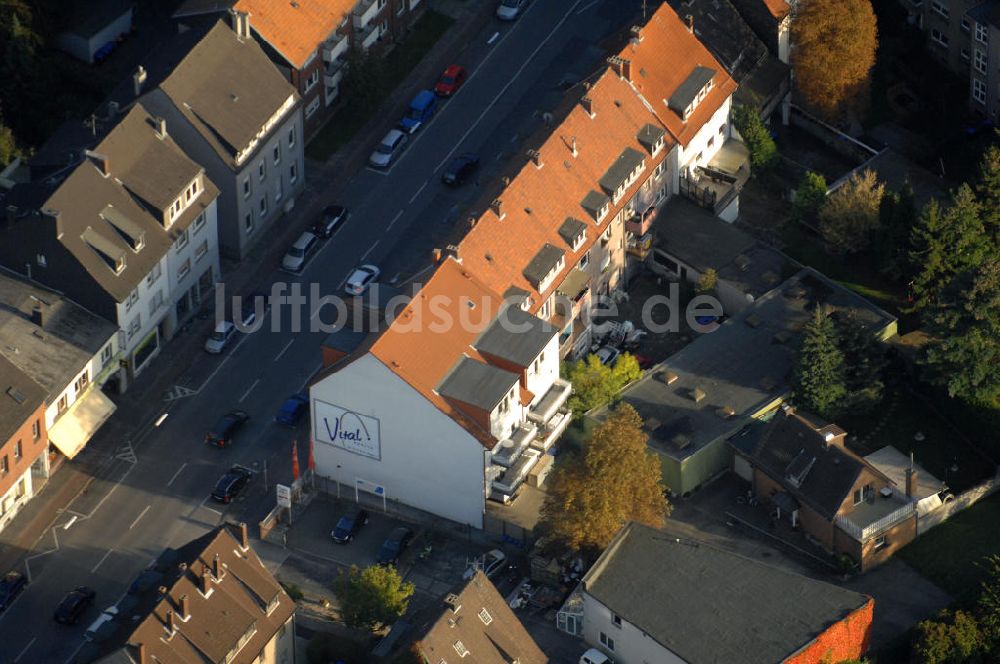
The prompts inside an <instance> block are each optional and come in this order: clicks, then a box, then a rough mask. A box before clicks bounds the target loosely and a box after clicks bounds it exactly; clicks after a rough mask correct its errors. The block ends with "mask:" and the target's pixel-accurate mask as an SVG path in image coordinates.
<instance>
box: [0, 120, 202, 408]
mask: <svg viewBox="0 0 1000 664" xmlns="http://www.w3.org/2000/svg"><path fill="white" fill-rule="evenodd" d="M171 132H172V127H171V128H170V130H169V131H168V123H167V122H166V121H165V120H163V118H159V117H154V116H152V115H151V114H150V113H149V112H148V111H147V110H146V109H145V108H144V106H143V105H142V104H136V105H134V106H133V107H132V109H131V110H130V111H129V112H128V113H127V114H126V115H125V116H124V117H123V118H122V119H121V120H120V121H119V122H118V123H117V124H116V125H115V127H114V128H113V129H111V131H110V132H109V133H108V134H107V135H106V136H105V137H104V138H103V140H101V141H100V142H99V143H98V144H97V145H96V146H95V148H94V149H93V150H89V151H87V153H86V158H85V159H84V161H83V162H81V163H80V164H78V165H77V166H76V167H75V168H73V169H72V171H71V172H70V173H69V174H68V175H67V176H66V177H65V179H63V180H61V181H58V182H56V183H55V184H54V187H55V188H54V190H53V191H51V193H46V195H45V196H44V197H42V198H41V203H40V204H39V205H38V206H37V207H36V208H35V209H27V210H16V211H12V210H10V209H8V215H9V216H8V218H7V224H6V225H5V227H4V228H3V229H2V230H0V236H2V238H0V264H3V265H4V266H5V267H7V268H8V269H10V270H13V271H15V272H18V273H21V274H24V275H25V276H28V277H30V278H31V279H34V280H35V281H37V282H39V283H41V284H44V285H46V286H48V287H50V288H53V289H55V290H58V291H60V292H61V293H63V294H65V296H66V297H68V298H69V299H71V300H73V301H74V302H77V303H79V304H80V305H82V306H83V307H85V308H86V309H88V310H90V311H92V312H94V313H95V314H97V315H98V316H101V317H102V318H104V319H105V320H108V321H112V322H113V323H115V326H116V327H117V328H118V342H117V345H116V347H115V349H114V350H112V353H114V352H120V353H121V362H120V370H119V371H118V374H117V376H114V377H112V379H113V380H115V381H116V382H117V383H118V388H119V389H120V390H124V389H126V387H127V385H128V383H129V382H130V381H131V380H132V379H133V378H134V377H135V376H137V375H138V374H139V373H141V372H142V371H143V370H144V369H145V368H146V367H147V366H148V365H149V362H150V360H152V358H153V357H155V356H156V355H157V354H158V353H159V351H160V348H161V347H162V344H163V343H164V342H165V341H167V340H169V339H170V338H171V337H173V335H174V334H175V333H176V330H177V329H178V326H179V325H181V324H183V323H184V322H185V321H186V320H187V319H189V318H190V317H191V316H192V315H193V314H194V312H195V311H196V310H197V308H198V307H199V306H200V303H201V302H202V301H203V300H205V299H206V298H207V297H208V294H209V293H210V292H211V291H212V290H213V288H214V286H215V282H216V281H217V279H218V278H219V274H220V271H219V250H218V232H217V213H216V199H217V198H218V190H217V189H216V188H215V185H214V184H213V183H212V182H211V180H209V178H208V177H207V176H206V174H205V170H204V169H203V168H202V167H201V166H199V165H198V164H196V163H195V162H193V161H192V160H191V159H189V158H188V157H187V156H186V155H185V153H184V152H183V151H181V149H180V147H179V146H178V145H177V144H176V143H175V142H174V139H173V137H172V134H171ZM12 212H14V214H11V213H12Z"/></svg>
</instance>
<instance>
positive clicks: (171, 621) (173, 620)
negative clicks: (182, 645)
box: [167, 610, 177, 636]
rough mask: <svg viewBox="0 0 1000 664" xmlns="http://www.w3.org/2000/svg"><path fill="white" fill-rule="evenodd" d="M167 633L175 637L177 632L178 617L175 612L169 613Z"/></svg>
mask: <svg viewBox="0 0 1000 664" xmlns="http://www.w3.org/2000/svg"><path fill="white" fill-rule="evenodd" d="M167 631H168V632H170V635H171V636H173V635H174V633H176V632H177V617H176V616H175V615H174V612H173V611H170V610H168V611H167Z"/></svg>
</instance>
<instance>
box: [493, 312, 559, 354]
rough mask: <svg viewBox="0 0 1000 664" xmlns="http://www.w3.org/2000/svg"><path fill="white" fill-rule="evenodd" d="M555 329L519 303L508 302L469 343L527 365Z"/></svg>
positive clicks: (542, 348)
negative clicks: (511, 304) (498, 314)
mask: <svg viewBox="0 0 1000 664" xmlns="http://www.w3.org/2000/svg"><path fill="white" fill-rule="evenodd" d="M555 333H556V330H555V329H554V328H553V327H552V325H550V324H549V323H548V322H546V321H544V320H542V319H541V318H539V317H538V316H532V315H531V314H529V313H528V312H526V311H524V310H523V309H521V308H520V307H516V306H508V307H506V308H505V309H504V310H503V314H502V315H501V316H498V317H497V319H496V320H495V321H493V324H492V325H490V326H489V327H488V328H487V329H486V331H485V332H483V334H482V336H480V337H479V338H478V339H476V341H475V343H474V344H473V346H475V348H476V350H478V351H479V352H480V353H483V354H485V355H491V356H493V357H498V358H500V359H503V360H507V361H508V362H513V363H514V364H516V365H517V366H519V367H527V366H528V365H530V364H531V363H532V362H534V361H535V358H537V357H538V356H539V354H541V352H542V351H543V350H545V346H547V345H548V343H549V341H550V340H551V339H552V335H554V334H555Z"/></svg>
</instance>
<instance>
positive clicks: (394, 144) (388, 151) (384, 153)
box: [368, 129, 409, 168]
mask: <svg viewBox="0 0 1000 664" xmlns="http://www.w3.org/2000/svg"><path fill="white" fill-rule="evenodd" d="M407 140H409V137H408V136H407V135H406V134H405V133H403V132H401V131H400V130H398V129H393V130H392V131H390V132H389V133H388V134H386V135H385V138H383V139H382V142H381V143H379V144H378V147H377V148H375V151H374V152H372V155H371V156H370V157H368V163H369V164H371V165H372V166H374V167H375V168H388V167H389V164H391V163H392V162H393V161H394V160H395V159H396V157H397V156H398V155H399V153H400V152H402V151H403V146H404V145H406V141H407Z"/></svg>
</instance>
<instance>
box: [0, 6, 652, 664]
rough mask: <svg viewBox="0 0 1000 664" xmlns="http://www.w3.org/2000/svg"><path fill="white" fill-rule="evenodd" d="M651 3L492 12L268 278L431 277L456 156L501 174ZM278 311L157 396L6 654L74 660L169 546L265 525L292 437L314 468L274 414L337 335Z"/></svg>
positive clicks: (24, 603)
mask: <svg viewBox="0 0 1000 664" xmlns="http://www.w3.org/2000/svg"><path fill="white" fill-rule="evenodd" d="M639 4H640V3H639V2H638V0H636V1H635V2H632V1H629V2H625V1H623V0H593V1H588V0H577V1H576V2H570V1H569V0H537V1H536V2H534V3H532V4H531V5H530V6H529V9H528V11H527V13H526V15H524V16H523V17H522V18H521V19H520V20H519V21H517V22H516V23H513V24H505V23H500V22H498V21H491V22H490V23H489V24H488V25H487V27H486V29H485V30H484V31H483V32H482V33H481V34H480V35H478V36H477V37H476V38H475V39H474V40H472V41H471V42H470V43H469V44H468V46H467V47H466V49H465V51H464V53H463V56H462V58H463V59H462V62H461V64H464V65H465V66H467V67H468V68H469V69H470V70H471V71H472V74H471V76H470V78H469V79H468V81H467V82H466V84H465V85H464V87H463V88H462V89H461V90H460V91H459V92H458V93H457V94H456V96H455V97H454V98H452V99H450V100H448V101H445V102H444V103H443V104H442V106H441V108H440V110H439V111H438V113H437V114H436V116H435V117H434V118H433V119H432V121H431V122H430V123H429V124H428V125H427V126H425V127H423V128H422V129H421V130H420V131H419V132H418V133H417V134H416V135H414V136H413V137H412V138H411V140H410V142H409V145H408V146H407V149H406V151H405V152H404V153H403V154H402V156H401V157H400V158H399V159H398V160H397V161H396V163H394V164H393V165H392V167H391V168H390V169H388V170H387V171H385V172H378V171H374V170H371V169H368V168H366V169H364V170H361V171H359V172H357V173H354V174H351V175H349V176H348V178H349V179H348V183H347V185H348V186H347V187H346V188H345V189H346V191H348V192H349V193H348V194H347V195H346V196H345V197H344V200H341V201H336V202H340V203H342V204H344V205H347V206H348V207H349V208H350V209H351V211H352V215H351V218H350V220H349V221H348V222H347V224H346V225H345V226H344V227H343V228H341V230H340V231H339V232H338V233H337V234H336V235H335V236H334V238H333V239H331V240H329V241H327V242H325V243H324V244H323V245H322V247H321V248H320V249H319V251H317V252H316V253H315V254H314V255H313V258H312V259H311V261H310V262H309V264H308V266H307V268H306V269H305V270H304V272H303V273H302V274H301V275H299V276H294V277H292V276H290V275H287V274H284V273H282V272H280V271H279V270H278V269H277V268H278V266H268V265H262V266H261V268H260V269H261V273H262V276H263V275H265V274H270V275H271V276H270V279H269V280H267V281H264V282H263V283H266V284H268V286H270V284H273V283H277V282H285V283H286V284H287V286H288V287H289V288H290V287H291V285H292V284H294V283H298V284H301V285H302V286H303V292H304V293H308V291H309V284H313V283H315V284H318V287H319V290H320V292H321V293H323V294H332V293H336V292H338V291H339V289H340V287H341V284H342V283H343V281H344V279H345V278H346V277H347V275H348V273H349V272H350V271H351V269H352V268H353V266H354V265H356V264H358V263H361V262H369V263H375V264H377V265H380V266H381V268H382V271H383V280H388V279H390V278H392V277H393V275H396V274H399V273H405V274H411V275H412V274H415V273H416V274H417V278H418V279H419V277H420V276H421V275H420V274H419V273H418V271H419V270H420V268H421V267H424V266H428V265H429V262H430V249H431V248H432V247H433V246H436V245H435V244H434V243H435V242H436V241H438V240H439V239H440V238H441V237H442V236H443V235H444V234H445V233H446V232H447V231H448V229H449V224H450V223H453V222H454V220H455V219H457V215H458V214H460V212H459V211H460V210H461V209H462V206H463V205H466V204H468V203H469V202H470V201H471V199H473V198H475V196H476V193H477V192H476V187H475V185H474V184H468V185H466V187H464V188H460V189H456V190H451V189H447V188H445V187H444V186H443V185H442V184H441V183H440V175H441V171H442V169H443V168H444V167H445V166H446V165H447V163H448V161H449V159H450V158H451V157H452V156H454V155H455V154H457V153H459V152H462V151H469V150H471V151H476V152H478V153H479V154H480V155H481V156H482V167H481V169H480V173H479V177H480V178H482V179H484V180H485V179H486V178H489V177H490V176H491V175H493V174H495V173H496V172H497V171H498V170H499V169H500V167H501V165H502V164H503V162H504V158H505V157H508V156H510V155H511V154H512V152H513V151H514V150H516V149H517V145H518V142H519V140H520V139H521V138H522V137H524V136H526V135H528V134H530V133H531V132H532V131H534V130H535V129H537V127H538V126H539V123H540V122H541V113H543V112H544V111H545V110H546V109H547V108H551V107H552V106H554V105H555V103H556V102H557V101H558V99H559V97H560V95H561V94H562V92H563V90H564V89H565V87H566V86H567V85H568V84H571V83H574V82H576V81H578V80H580V78H582V77H583V76H585V75H588V74H590V73H591V72H593V71H595V70H596V69H597V68H598V67H599V66H600V64H601V60H602V58H603V56H604V54H603V52H602V51H601V50H600V49H598V48H597V47H596V44H597V43H598V42H600V41H601V40H602V39H603V38H605V37H606V36H607V35H608V34H609V33H610V32H612V31H614V30H617V29H620V28H622V27H623V25H627V21H628V20H629V18H630V17H633V16H635V12H636V10H637V7H638V5H639ZM633 5H634V6H633ZM494 33H498V34H497V35H496V36H495V37H494ZM432 83H433V81H428V85H431V84H432ZM307 177H308V178H309V179H308V186H307V192H306V194H305V195H306V196H319V197H320V198H321V199H322V198H324V197H325V194H324V191H323V190H324V188H325V187H326V183H323V182H320V181H317V178H316V176H315V175H311V176H310V175H309V174H308V173H307ZM331 202H332V201H331ZM300 207H305V206H302V205H300ZM270 313H271V315H272V316H274V315H275V314H276V313H278V315H276V316H275V318H276V320H277V321H278V322H279V324H278V325H276V326H274V329H273V330H272V325H271V323H272V321H271V316H268V320H267V324H266V325H264V327H263V329H261V330H260V331H258V332H255V333H253V334H247V335H241V336H239V337H238V338H237V340H236V342H235V343H234V344H233V345H232V346H231V347H230V348H229V349H227V350H226V352H225V353H224V354H223V355H221V356H209V355H204V356H203V357H198V358H197V359H196V360H195V361H194V362H193V363H192V365H191V366H190V367H189V368H188V370H187V371H186V373H185V374H184V377H183V379H182V380H181V381H180V386H181V387H183V388H186V390H180V391H177V392H175V394H178V395H180V394H182V393H183V394H186V396H181V397H180V398H176V399H173V400H170V401H166V402H158V403H150V404H148V411H149V412H148V417H147V418H146V421H147V424H146V425H145V426H143V427H141V428H140V429H139V430H138V431H135V432H134V433H133V435H132V436H131V438H130V439H129V440H127V441H124V442H123V443H122V444H121V446H120V448H119V449H118V453H117V455H116V460H115V463H116V464H117V465H116V468H117V471H116V472H115V473H113V474H112V479H110V480H106V481H97V482H95V483H94V484H92V485H91V486H90V487H89V488H88V490H87V491H86V492H85V493H84V494H81V495H79V496H77V497H76V498H75V499H74V500H73V502H72V503H71V504H69V505H68V506H67V507H66V508H65V510H64V511H63V512H62V514H61V516H60V518H59V519H57V521H56V524H55V526H54V527H53V528H52V529H51V530H50V531H49V532H48V533H46V535H45V536H44V537H43V538H42V540H41V541H40V542H39V544H38V545H37V546H36V548H35V550H34V551H33V552H32V555H31V557H30V558H29V559H28V563H27V566H28V571H29V573H30V577H31V584H30V585H29V587H28V589H27V590H26V591H25V592H24V593H23V594H22V595H21V596H20V597H19V598H18V599H17V600H16V602H15V603H14V604H13V606H12V607H11V608H10V609H8V610H7V611H6V612H5V613H4V614H3V615H2V616H0V643H3V648H2V652H0V661H3V662H28V663H39V664H41V663H47V662H55V663H62V662H67V661H69V660H71V659H72V657H73V655H74V654H75V653H76V651H77V650H78V649H79V647H80V646H81V644H82V635H83V632H84V630H85V629H86V627H87V625H88V624H89V623H90V622H91V621H92V620H93V619H94V618H96V616H97V614H98V611H99V610H100V609H103V608H105V607H107V606H110V605H111V604H113V603H115V602H116V601H117V600H118V598H119V597H120V596H121V595H122V594H123V593H124V592H125V590H126V588H127V587H128V584H129V583H130V581H131V579H132V578H133V577H134V576H135V575H136V574H137V573H138V572H139V571H140V570H141V569H143V568H144V567H145V566H146V565H147V564H148V563H149V562H151V561H152V560H153V559H154V558H155V557H156V556H157V555H158V554H159V552H160V551H162V550H163V549H164V548H165V547H168V546H178V545H180V544H183V543H184V542H186V541H188V540H190V539H192V538H194V537H197V536H199V535H201V534H202V533H204V532H205V531H206V530H207V529H209V528H212V527H214V526H216V525H217V524H219V523H220V522H222V521H223V520H232V521H239V520H245V521H246V522H247V523H249V524H256V523H257V522H258V521H259V520H260V518H261V517H262V516H263V515H264V514H265V513H266V512H267V511H268V510H269V509H270V508H271V507H272V506H273V505H274V484H275V482H276V481H280V482H285V483H287V482H289V481H290V478H291V468H290V466H291V461H290V443H291V440H292V439H293V438H296V437H297V439H298V440H299V441H300V443H301V445H300V453H301V460H302V468H303V469H304V468H305V454H306V451H305V447H306V445H307V441H308V438H309V436H308V431H307V427H308V422H307V420H308V418H307V417H304V418H303V421H302V423H301V424H300V426H299V430H298V431H293V430H290V429H289V428H287V427H283V426H281V425H279V424H277V423H275V422H274V421H273V415H274V413H275V411H276V410H277V408H278V406H279V405H280V404H281V402H282V401H283V400H284V399H285V397H287V396H288V395H290V394H293V393H295V392H297V391H299V390H300V389H301V388H302V387H303V386H304V384H305V383H306V382H307V381H308V380H309V379H310V377H311V376H312V375H313V374H314V373H315V371H316V370H317V369H318V368H319V367H320V353H319V345H320V343H321V341H322V340H323V338H324V337H325V333H324V332H310V331H309V325H310V322H311V321H310V319H311V318H312V312H310V310H309V308H308V307H306V308H304V309H303V313H302V315H301V316H299V317H298V318H299V320H298V323H299V326H298V327H297V328H296V327H294V326H293V322H294V321H293V320H292V318H293V317H292V313H291V311H290V310H289V308H288V307H285V308H283V309H282V310H281V311H280V312H275V311H271V312H270ZM331 314H332V308H328V310H326V311H325V312H324V313H322V314H321V315H322V316H323V317H324V319H325V320H327V322H330V321H329V319H330V315H331ZM169 353H170V347H169V346H168V347H167V348H165V350H164V354H165V355H168V354H169ZM232 408H241V409H244V410H246V411H248V412H249V413H250V414H251V420H250V422H249V423H248V424H247V426H246V427H244V428H243V429H242V430H241V431H240V432H239V434H238V435H237V439H236V442H235V444H234V445H233V446H232V447H231V448H228V449H224V450H219V449H215V448H209V447H208V446H206V445H205V444H204V443H203V439H204V433H205V431H207V430H208V428H210V427H211V425H212V424H213V423H214V422H215V420H216V419H217V418H218V417H219V416H220V415H221V414H223V413H224V412H226V411H227V410H229V409H232ZM164 415H165V416H166V417H165V419H163V420H162V421H160V418H161V417H162V416H164ZM157 421H160V423H159V426H156V425H155V423H156V422H157ZM98 435H100V433H98ZM234 463H239V464H243V465H246V466H248V467H251V468H253V469H255V470H256V471H257V472H256V475H255V477H254V478H253V480H252V481H251V483H250V484H249V485H248V487H247V488H246V489H245V490H244V491H243V493H242V495H241V496H240V498H239V499H238V500H237V501H236V502H234V503H233V504H231V505H228V506H226V507H225V508H223V507H222V506H220V505H218V504H215V503H214V502H212V501H211V499H210V498H209V497H208V495H209V493H210V492H211V490H212V487H213V486H214V484H215V482H216V480H217V479H218V478H219V476H220V475H221V474H222V472H224V470H225V469H226V468H228V467H229V466H230V465H232V464H234ZM78 585H88V586H91V587H93V588H95V589H96V590H97V593H98V597H97V607H96V608H95V609H91V611H90V612H89V613H87V614H86V615H85V616H84V618H83V619H82V620H81V621H80V624H79V625H77V626H75V627H63V626H59V625H56V624H55V623H52V622H50V617H51V614H52V610H53V609H54V607H55V605H56V604H57V603H58V601H59V600H60V598H61V597H62V595H63V594H64V593H65V592H66V591H67V590H69V589H71V588H73V587H75V586H78Z"/></svg>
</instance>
